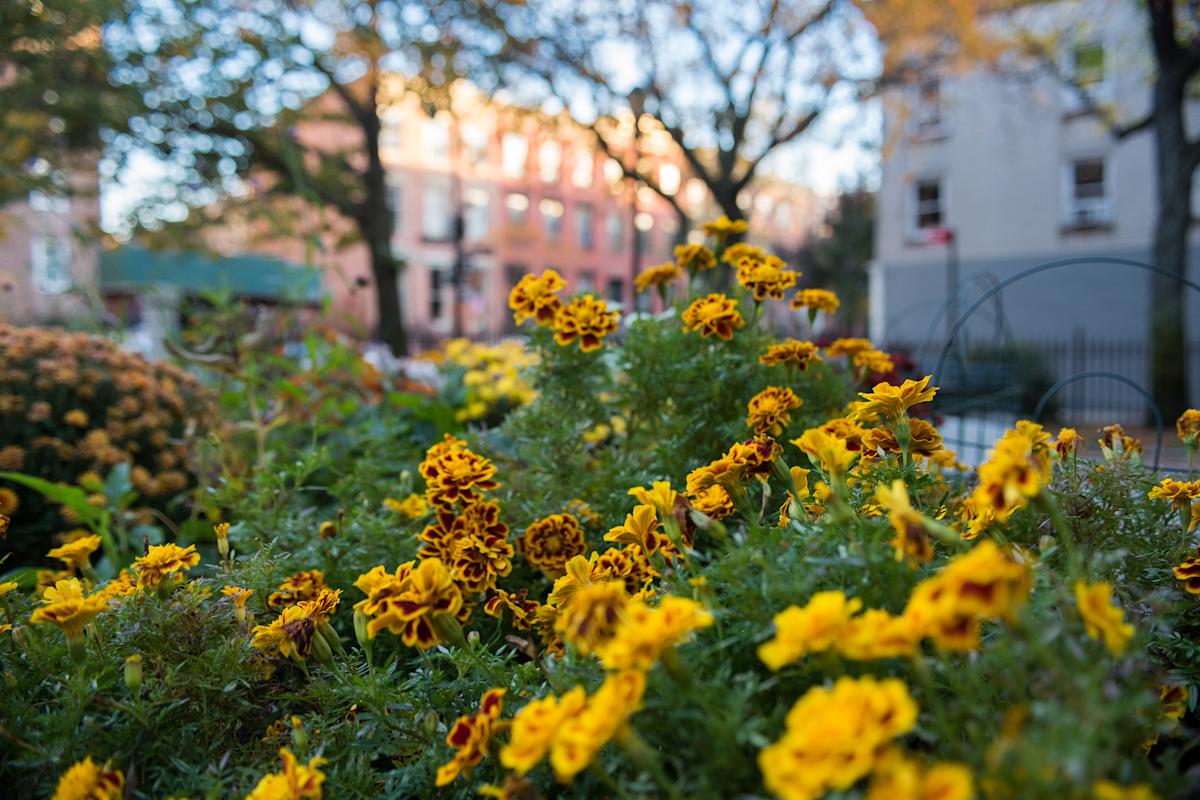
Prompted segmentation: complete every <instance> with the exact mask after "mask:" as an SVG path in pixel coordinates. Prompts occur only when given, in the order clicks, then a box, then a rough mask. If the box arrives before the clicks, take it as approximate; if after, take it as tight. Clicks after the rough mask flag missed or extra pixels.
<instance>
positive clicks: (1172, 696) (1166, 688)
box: [1158, 683, 1189, 719]
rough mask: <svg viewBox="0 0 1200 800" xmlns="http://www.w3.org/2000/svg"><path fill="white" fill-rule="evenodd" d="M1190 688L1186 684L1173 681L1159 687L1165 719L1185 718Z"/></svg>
mask: <svg viewBox="0 0 1200 800" xmlns="http://www.w3.org/2000/svg"><path fill="white" fill-rule="evenodd" d="M1188 694H1189V690H1188V687H1187V685H1186V684H1179V683H1172V684H1165V685H1163V686H1160V687H1158V699H1159V702H1161V703H1162V715H1163V718H1164V719H1183V715H1184V714H1185V713H1186V712H1187V701H1188Z"/></svg>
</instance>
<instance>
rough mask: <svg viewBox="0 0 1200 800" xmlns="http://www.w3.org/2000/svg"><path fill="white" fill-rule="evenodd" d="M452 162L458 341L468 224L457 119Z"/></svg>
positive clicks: (455, 331)
mask: <svg viewBox="0 0 1200 800" xmlns="http://www.w3.org/2000/svg"><path fill="white" fill-rule="evenodd" d="M450 127H451V133H450V135H451V137H452V139H451V148H452V152H451V158H450V173H451V181H452V185H453V187H454V188H453V190H452V192H451V202H452V203H453V204H454V219H453V221H452V223H451V224H452V228H451V231H450V235H451V237H452V239H453V242H454V265H453V267H451V269H450V285H451V287H452V289H451V294H452V295H453V296H454V301H453V302H454V308H453V309H452V310H451V314H452V316H451V332H452V333H453V334H454V336H455V337H459V336H462V335H463V331H464V327H465V326H464V324H463V322H464V321H463V288H464V286H465V285H466V281H467V250H466V237H467V222H466V219H465V217H464V216H463V190H462V158H461V156H462V142H461V141H460V138H459V135H458V119H457V118H455V117H452V118H451V126H450Z"/></svg>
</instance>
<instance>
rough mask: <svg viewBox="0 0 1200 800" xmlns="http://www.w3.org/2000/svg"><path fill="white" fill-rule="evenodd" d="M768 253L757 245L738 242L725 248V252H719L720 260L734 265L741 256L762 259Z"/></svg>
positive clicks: (764, 258)
mask: <svg viewBox="0 0 1200 800" xmlns="http://www.w3.org/2000/svg"><path fill="white" fill-rule="evenodd" d="M769 255H770V253H768V252H767V251H766V250H763V249H762V248H761V247H758V246H757V245H753V244H747V243H746V242H738V243H737V244H731V245H729V247H726V248H725V252H723V253H722V254H721V260H722V261H724V262H725V263H726V264H731V265H736V264H737V263H738V262H739V261H741V260H742V259H743V258H754V259H758V260H759V261H764V260H766V258H767V256H769Z"/></svg>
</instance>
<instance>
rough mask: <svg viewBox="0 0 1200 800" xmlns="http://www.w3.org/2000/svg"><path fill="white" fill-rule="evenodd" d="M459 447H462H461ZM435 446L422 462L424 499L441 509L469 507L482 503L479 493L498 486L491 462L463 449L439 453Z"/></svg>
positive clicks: (452, 448)
mask: <svg viewBox="0 0 1200 800" xmlns="http://www.w3.org/2000/svg"><path fill="white" fill-rule="evenodd" d="M460 444H461V443H460ZM438 448H439V445H434V447H431V448H430V449H429V452H427V453H426V454H425V460H424V461H422V462H421V466H420V471H421V476H422V477H423V478H425V499H426V500H427V501H428V502H429V503H430V504H431V505H433V506H436V507H437V508H442V509H449V508H453V507H454V506H455V505H456V504H458V503H463V504H464V505H470V504H472V503H475V502H478V501H479V500H480V499H482V496H483V495H482V493H483V492H488V491H491V490H493V489H496V488H498V487H499V486H500V484H499V482H498V481H496V479H495V475H496V467H495V465H494V464H492V462H491V461H490V460H489V459H487V458H485V457H483V456H481V455H479V454H478V453H475V452H473V451H471V450H469V449H468V448H467V447H466V446H465V445H461V446H456V447H451V448H442V449H438Z"/></svg>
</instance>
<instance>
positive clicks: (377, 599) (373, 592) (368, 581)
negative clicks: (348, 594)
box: [354, 561, 416, 638]
mask: <svg viewBox="0 0 1200 800" xmlns="http://www.w3.org/2000/svg"><path fill="white" fill-rule="evenodd" d="M415 564H416V562H415V561H407V562H405V563H403V564H401V565H400V566H398V567H396V571H395V573H391V572H388V571H387V569H386V568H384V566H383V565H382V564H380V565H379V566H377V567H372V568H371V569H370V570H368V571H367V572H365V573H363V574H362V575H359V576H358V577H357V578H356V579H355V580H354V588H356V589H358V590H359V591H360V592H362V593H363V594H365V595H366V596H367V597H366V599H365V600H359V601H358V602H357V603H355V604H354V610H355V611H361V612H362V613H364V614H366V615H367V616H376V615H379V614H382V613H384V612H386V611H388V610H389V609H390V608H391V606H392V604H393V603H395V602H396V601H397V600H398V599H399V597H400V596H401V595H402V594H403V592H404V589H405V587H406V586H407V584H408V578H409V576H410V575H412V570H413V566H414V565H415ZM376 630H378V627H377V628H376ZM370 635H371V637H372V638H374V636H375V631H371V634H370Z"/></svg>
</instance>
